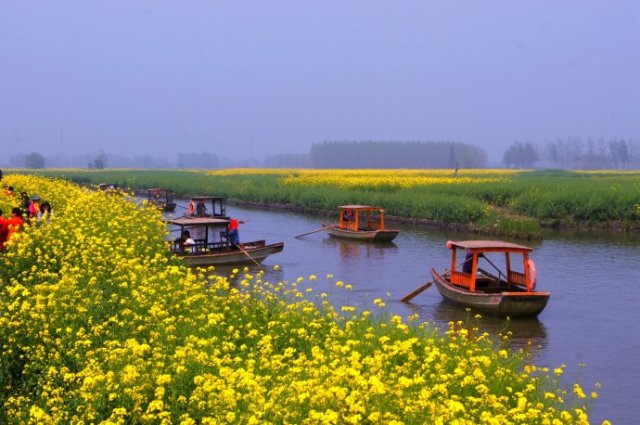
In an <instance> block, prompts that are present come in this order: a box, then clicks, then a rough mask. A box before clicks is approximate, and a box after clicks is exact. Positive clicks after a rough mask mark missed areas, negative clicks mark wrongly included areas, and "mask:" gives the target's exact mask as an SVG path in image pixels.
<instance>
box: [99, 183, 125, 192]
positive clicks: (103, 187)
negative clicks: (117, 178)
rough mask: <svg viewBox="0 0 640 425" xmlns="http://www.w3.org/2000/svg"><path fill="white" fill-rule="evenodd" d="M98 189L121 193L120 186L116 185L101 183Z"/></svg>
mask: <svg viewBox="0 0 640 425" xmlns="http://www.w3.org/2000/svg"><path fill="white" fill-rule="evenodd" d="M98 189H99V190H101V191H103V192H120V190H121V189H120V186H118V185H117V184H114V183H100V184H99V185H98Z"/></svg>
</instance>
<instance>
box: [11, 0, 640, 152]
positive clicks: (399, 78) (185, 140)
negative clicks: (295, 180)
mask: <svg viewBox="0 0 640 425" xmlns="http://www.w3.org/2000/svg"><path fill="white" fill-rule="evenodd" d="M639 82H640V2H639V1H637V0H617V1H605V0H602V1H590V0H575V1H571V0H567V1H557V0H553V1H552V0H518V1H514V0H510V1H497V0H493V1H492V0H486V1H479V0H446V1H432V0H420V1H418V0H407V1H402V0H397V1H391V0H385V1H380V0H367V1H364V0H359V1H352V0H322V1H300V0H298V1H294V0H289V1H284V0H280V1H278V0H268V1H267V0H246V1H243V0H234V1H225V0H216V1H214V0H209V1H193V0H187V1H181V2H175V1H166V0H136V1H121V0H111V1H100V2H97V1H90V2H86V1H80V0H76V1H70V0H57V1H47V0H45V1H38V2H29V1H21V0H15V1H10V0H0V145H1V146H2V147H1V148H0V156H3V157H5V158H4V159H6V157H7V156H9V155H14V154H17V153H28V152H33V151H37V152H40V153H42V154H44V155H56V154H63V155H74V154H92V153H97V152H98V151H100V150H102V151H106V152H113V153H120V154H124V155H142V154H149V155H161V156H166V157H174V156H176V155H177V153H179V152H182V153H198V152H210V153H217V154H218V155H220V156H223V157H230V158H237V159H245V158H256V159H262V158H264V156H265V155H273V154H279V153H306V152H308V151H309V148H310V147H311V145H312V144H313V143H320V142H323V141H336V140H384V141H389V140H391V141H433V140H437V141H442V140H446V141H456V142H464V143H471V144H475V145H478V146H481V147H483V148H484V149H485V150H486V151H487V153H488V154H489V159H490V160H498V159H500V158H502V154H503V152H504V151H505V150H506V149H507V148H508V147H509V145H511V144H512V143H513V142H514V141H516V140H521V141H524V140H530V141H533V142H544V141H545V140H555V139H557V138H564V137H584V138H586V137H596V138H600V137H603V138H606V139H608V138H613V137H622V138H634V139H637V138H638V137H640V83H639ZM2 162H4V161H2V160H0V163H2Z"/></svg>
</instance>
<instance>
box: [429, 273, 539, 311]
mask: <svg viewBox="0 0 640 425" xmlns="http://www.w3.org/2000/svg"><path fill="white" fill-rule="evenodd" d="M431 274H432V276H433V279H434V282H435V284H436V288H438V291H439V292H440V295H442V297H443V298H444V299H445V300H448V301H451V302H454V303H456V304H458V305H461V306H464V307H470V308H472V309H475V310H478V311H481V312H484V313H490V314H493V315H497V316H500V317H507V316H508V317H511V318H515V317H536V316H537V315H538V314H540V312H541V311H542V310H544V308H545V306H546V305H547V302H548V301H549V297H550V295H551V294H550V293H549V292H525V291H509V292H506V291H503V292H494V293H484V292H471V291H468V290H467V289H466V288H464V287H460V286H457V285H452V284H451V283H450V282H449V281H447V280H446V279H445V278H444V277H443V276H441V275H439V274H438V273H436V272H435V271H432V272H431Z"/></svg>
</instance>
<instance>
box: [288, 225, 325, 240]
mask: <svg viewBox="0 0 640 425" xmlns="http://www.w3.org/2000/svg"><path fill="white" fill-rule="evenodd" d="M326 228H327V226H324V225H323V226H322V227H321V228H319V229H316V230H312V231H310V232H307V233H303V234H301V235H298V236H294V238H296V239H297V238H301V237H303V236H307V235H310V234H312V233H317V232H321V231H323V230H325V229H326Z"/></svg>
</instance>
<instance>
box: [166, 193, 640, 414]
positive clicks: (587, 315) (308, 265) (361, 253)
mask: <svg viewBox="0 0 640 425" xmlns="http://www.w3.org/2000/svg"><path fill="white" fill-rule="evenodd" d="M183 205H185V204H183ZM180 211H181V210H180V209H178V210H177V211H176V213H177V214H178V215H181V213H180ZM227 213H228V214H230V215H231V216H233V217H235V218H240V219H246V220H247V221H246V223H245V224H243V225H241V226H240V238H241V241H248V240H255V239H266V240H267V243H271V242H279V241H283V242H284V243H285V249H284V251H283V252H282V253H280V254H277V255H274V256H271V257H269V258H268V259H267V260H266V261H265V262H264V266H265V267H264V270H265V277H266V278H265V280H269V281H271V282H277V281H285V280H286V281H294V280H296V279H297V278H298V277H300V276H302V277H305V278H308V276H309V275H311V274H314V275H317V276H318V280H316V281H308V279H307V281H306V283H305V284H306V285H310V286H313V287H314V288H315V290H316V291H322V292H326V293H328V294H329V296H330V297H331V298H332V301H333V302H334V304H341V303H351V304H356V303H357V304H359V305H361V306H364V307H365V308H372V306H373V304H372V302H373V300H374V299H375V298H382V299H383V300H385V302H386V304H387V309H388V310H390V311H391V312H393V313H397V314H401V315H403V316H407V315H409V314H414V313H417V314H419V316H420V318H421V319H422V321H431V322H436V323H438V324H439V325H440V326H441V327H442V328H446V325H447V323H448V322H449V321H455V320H463V319H465V318H467V317H468V313H467V312H465V311H464V309H461V308H459V307H457V306H454V305H451V304H449V303H446V302H444V301H443V300H442V297H441V296H440V294H439V293H438V291H437V289H436V288H435V287H433V286H432V287H431V288H429V289H427V290H426V291H425V292H423V293H422V294H420V295H419V296H417V297H416V298H414V299H413V302H412V303H411V304H405V303H402V302H399V301H398V300H399V299H400V298H402V297H403V296H405V295H407V294H408V293H410V292H412V291H413V290H415V289H416V288H417V287H418V286H420V285H422V284H423V283H425V282H427V281H429V280H431V276H430V274H429V270H430V269H431V267H434V268H436V270H438V271H441V270H443V269H444V268H448V267H449V265H450V264H449V262H450V251H449V250H448V249H446V247H445V243H446V241H447V240H449V239H451V240H456V239H457V240H463V239H475V238H479V237H478V236H477V235H466V234H456V233H452V232H448V233H447V232H442V231H434V230H431V229H424V228H417V227H407V226H389V227H399V228H400V229H401V233H400V234H399V235H398V237H397V238H396V239H395V240H394V242H393V243H390V244H382V245H377V244H371V243H361V242H352V241H342V240H337V239H333V238H329V237H328V236H327V235H326V234H325V233H324V232H320V233H315V234H311V235H308V236H305V237H303V238H300V239H296V238H294V236H295V235H299V234H302V233H305V232H308V231H311V230H314V229H317V228H319V227H321V224H322V223H323V222H330V221H331V219H328V218H323V217H315V216H305V215H300V214H295V213H291V212H284V211H278V210H263V209H253V208H251V209H248V208H241V207H235V206H228V207H227ZM515 242H519V243H521V244H524V245H529V246H532V247H533V248H534V251H533V253H532V258H533V259H534V260H535V261H536V265H537V271H538V288H539V289H540V290H548V291H551V299H550V301H549V304H548V305H547V307H546V309H545V310H544V311H543V312H542V313H541V314H540V315H539V316H538V318H537V319H533V320H512V321H510V322H507V321H504V320H498V319H492V318H489V317H485V318H483V319H482V321H481V325H480V327H481V328H482V329H484V330H487V331H489V332H491V333H494V334H497V333H498V332H500V331H501V330H504V329H506V328H508V329H509V330H510V331H511V332H512V333H513V338H512V342H511V343H512V344H513V346H515V347H521V346H523V345H526V344H528V343H529V342H530V343H531V344H532V347H533V355H534V361H535V363H536V364H537V365H540V366H542V365H546V366H549V367H552V368H555V367H558V366H560V365H561V364H566V365H567V372H566V374H565V375H564V376H565V380H566V381H567V382H568V383H573V382H574V380H575V379H576V378H577V379H579V382H580V383H581V385H582V386H583V388H584V390H585V392H587V394H589V393H590V390H591V389H592V388H593V386H594V384H595V383H596V382H600V383H601V384H602V389H601V390H599V391H598V392H599V398H598V399H597V400H595V402H594V403H593V405H592V409H591V412H590V419H591V421H592V423H600V422H602V420H604V419H609V420H610V421H612V422H613V423H614V424H635V423H638V421H639V419H638V418H640V406H639V405H638V403H637V402H638V395H639V394H640V392H639V391H638V387H637V385H639V383H640V364H639V362H638V359H639V358H640V342H639V338H640V306H638V303H639V300H640V278H639V277H638V276H639V273H640V272H639V270H640V241H639V239H638V238H637V237H632V236H628V235H603V236H597V235H593V234H590V235H586V236H585V235H575V236H571V235H560V234H550V235H548V236H547V237H546V238H545V240H544V241H540V242H526V241H525V242H523V241H515ZM276 264H277V265H279V266H280V270H278V271H275V270H273V266H274V265H276ZM251 268H252V269H253V270H255V269H257V267H255V266H254V267H251ZM222 272H224V270H223V271H222ZM329 273H331V274H333V275H334V279H333V281H335V280H342V281H344V282H345V283H349V284H351V285H352V286H353V290H352V291H350V292H347V291H345V290H342V289H340V288H336V287H335V285H334V284H333V283H332V281H329V280H327V279H326V278H325V276H326V275H327V274H329Z"/></svg>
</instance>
